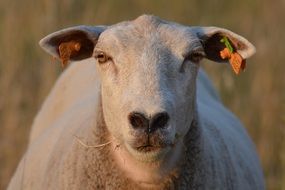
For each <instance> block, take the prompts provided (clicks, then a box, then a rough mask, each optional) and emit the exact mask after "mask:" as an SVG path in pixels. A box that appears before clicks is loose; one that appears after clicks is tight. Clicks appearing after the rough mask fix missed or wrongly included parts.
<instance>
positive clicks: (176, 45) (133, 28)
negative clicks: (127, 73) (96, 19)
mask: <svg viewBox="0 0 285 190" xmlns="http://www.w3.org/2000/svg"><path fill="white" fill-rule="evenodd" d="M200 45H201V43H200V42H199V40H198V38H197V37H196V35H195V33H193V32H192V31H191V29H190V27H185V26H183V25H179V24H176V23H171V22H167V21H164V20H161V19H159V18H158V17H155V16H149V15H143V16H140V17H138V18H137V19H135V20H133V21H127V22H121V23H118V24H116V25H113V26H110V27H109V28H108V29H107V30H106V31H104V32H103V33H102V34H101V36H100V38H99V41H98V47H97V48H102V49H104V48H107V49H118V50H121V49H124V50H128V49H129V50H136V51H137V50H138V51H141V50H142V49H146V48H148V49H149V48H158V47H161V46H164V47H167V48H168V49H171V50H175V51H182V50H185V49H192V48H193V47H197V46H200Z"/></svg>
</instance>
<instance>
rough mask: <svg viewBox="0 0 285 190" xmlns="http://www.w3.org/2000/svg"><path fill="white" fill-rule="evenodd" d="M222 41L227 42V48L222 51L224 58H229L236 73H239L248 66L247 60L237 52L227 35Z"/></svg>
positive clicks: (221, 54)
mask: <svg viewBox="0 0 285 190" xmlns="http://www.w3.org/2000/svg"><path fill="white" fill-rule="evenodd" d="M221 42H222V43H223V44H225V46H226V47H225V48H224V49H223V50H222V51H220V56H221V58H222V59H228V61H229V62H230V64H231V66H232V69H233V71H234V72H235V74H239V73H240V72H241V71H243V70H244V69H245V67H246V61H245V59H243V58H242V56H241V55H240V54H239V53H237V52H235V51H234V49H233V47H232V45H231V44H230V42H229V40H228V38H227V37H225V36H224V37H223V38H222V39H221Z"/></svg>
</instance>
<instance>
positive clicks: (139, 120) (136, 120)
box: [129, 112, 169, 133]
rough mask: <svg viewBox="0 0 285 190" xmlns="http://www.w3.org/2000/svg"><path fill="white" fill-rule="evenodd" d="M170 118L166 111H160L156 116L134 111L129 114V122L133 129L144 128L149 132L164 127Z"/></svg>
mask: <svg viewBox="0 0 285 190" xmlns="http://www.w3.org/2000/svg"><path fill="white" fill-rule="evenodd" d="M168 120H169V115H168V114H167V113H166V112H160V113H157V114H155V115H154V116H152V117H150V118H147V117H146V116H145V115H144V114H142V113H139V112H133V113H131V114H129V122H130V124H131V126H132V127H133V129H135V130H143V131H146V132H147V133H152V132H154V131H156V130H157V129H161V128H164V127H165V126H166V124H167V122H168Z"/></svg>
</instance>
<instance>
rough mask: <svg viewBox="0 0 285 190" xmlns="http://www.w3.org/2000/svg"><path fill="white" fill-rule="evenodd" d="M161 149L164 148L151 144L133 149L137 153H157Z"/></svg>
mask: <svg viewBox="0 0 285 190" xmlns="http://www.w3.org/2000/svg"><path fill="white" fill-rule="evenodd" d="M162 148H164V147H162V146H153V145H151V144H146V145H142V146H138V147H135V149H136V150H137V151H138V152H153V151H159V150H161V149H162Z"/></svg>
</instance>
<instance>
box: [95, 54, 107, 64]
mask: <svg viewBox="0 0 285 190" xmlns="http://www.w3.org/2000/svg"><path fill="white" fill-rule="evenodd" d="M95 58H96V59H97V60H98V62H99V63H105V62H107V61H108V57H107V56H106V54H105V53H103V52H99V53H97V54H96V55H95Z"/></svg>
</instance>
